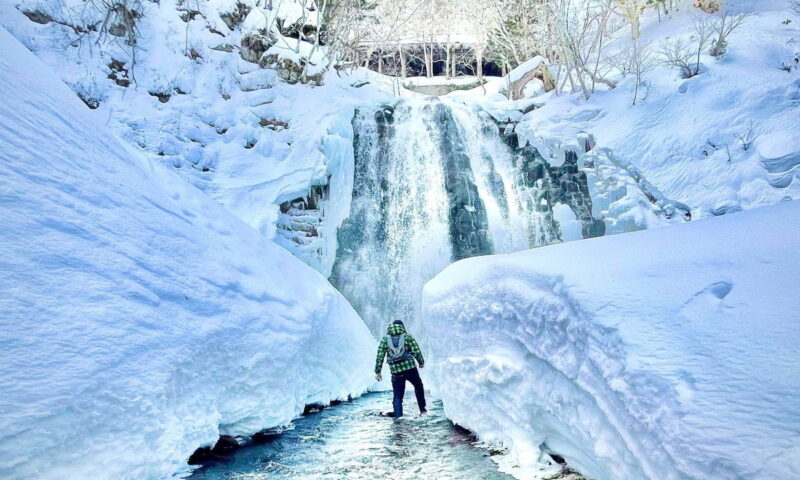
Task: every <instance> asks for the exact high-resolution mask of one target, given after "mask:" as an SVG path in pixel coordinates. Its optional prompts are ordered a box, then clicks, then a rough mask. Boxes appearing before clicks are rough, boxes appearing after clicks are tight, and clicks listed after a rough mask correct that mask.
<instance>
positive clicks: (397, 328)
mask: <svg viewBox="0 0 800 480" xmlns="http://www.w3.org/2000/svg"><path fill="white" fill-rule="evenodd" d="M386 333H387V334H389V335H402V334H404V333H406V327H404V326H402V325H398V324H396V323H393V324H391V325H389V326H388V327H387V328H386Z"/></svg>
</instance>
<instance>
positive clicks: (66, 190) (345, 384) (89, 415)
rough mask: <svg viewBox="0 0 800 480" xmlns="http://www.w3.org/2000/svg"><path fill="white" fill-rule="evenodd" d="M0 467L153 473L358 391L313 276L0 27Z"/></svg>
mask: <svg viewBox="0 0 800 480" xmlns="http://www.w3.org/2000/svg"><path fill="white" fill-rule="evenodd" d="M0 179H1V180H0V218H2V221H1V223H2V228H0V311H1V312H2V319H1V320H0V345H2V347H1V349H2V352H3V354H2V356H0V477H2V478H6V479H30V478H47V479H55V478H76V479H77V478H86V479H88V478H92V479H103V478H107V479H115V480H117V479H163V478H165V477H168V476H170V475H171V474H173V473H175V472H177V471H181V470H185V469H186V468H187V466H186V460H187V458H188V457H189V455H190V454H191V453H192V451H193V450H194V449H195V448H197V447H198V446H201V445H210V444H213V443H214V442H215V441H216V439H217V437H218V435H219V434H229V435H244V434H249V433H253V432H255V431H257V430H259V429H263V428H267V427H272V426H276V425H281V424H286V423H287V422H289V421H290V420H291V419H292V418H294V417H295V416H297V415H298V414H299V413H300V412H301V411H302V408H303V406H304V404H307V403H311V402H325V401H328V400H330V399H333V398H343V397H346V396H347V395H348V394H358V393H359V392H362V391H363V390H364V389H365V388H366V387H367V384H368V381H369V375H368V372H369V371H370V369H371V367H372V365H371V363H372V354H373V348H374V342H373V340H372V339H371V337H370V334H369V332H368V331H367V328H366V327H365V326H364V324H363V322H362V321H361V320H360V319H359V318H358V316H357V315H356V313H355V312H354V311H353V309H352V308H351V307H350V306H349V304H348V303H347V302H346V301H345V300H344V299H343V297H342V296H341V295H340V294H339V293H338V292H336V291H335V290H334V289H333V288H332V287H331V286H330V285H329V284H328V283H327V282H326V281H325V279H324V278H323V277H322V276H321V275H319V274H318V273H316V272H314V271H313V270H312V269H310V268H308V267H307V266H305V265H303V264H302V263H301V262H300V261H299V260H297V259H295V258H294V257H292V256H291V255H290V254H288V253H287V252H285V251H284V250H282V249H281V248H279V247H277V246H276V245H274V244H273V243H271V242H269V241H267V240H265V239H264V238H263V237H262V236H261V235H260V234H259V233H257V232H256V231H255V230H253V229H251V228H250V227H248V226H247V225H245V224H244V223H243V222H241V221H240V220H238V219H236V218H235V217H233V216H232V215H231V214H230V213H228V212H227V211H226V210H224V208H223V207H221V206H220V205H218V204H217V203H216V202H214V201H212V200H211V199H209V198H207V197H206V196H205V195H204V194H202V193H201V192H199V191H197V190H196V189H195V188H194V187H192V186H190V185H189V184H188V183H186V182H185V181H183V180H182V179H180V178H178V177H177V176H176V175H175V174H174V173H172V172H169V171H168V170H167V169H165V168H163V167H161V166H160V165H152V164H151V163H149V162H147V161H146V160H143V159H142V158H141V157H140V155H139V154H138V153H137V152H131V151H130V150H127V149H126V147H125V146H124V145H123V144H121V143H119V142H118V141H116V140H115V139H114V136H113V135H112V134H111V133H110V132H109V131H108V130H106V129H105V128H104V126H103V125H102V123H99V122H98V121H97V119H96V118H94V116H93V115H91V114H90V112H89V110H88V109H86V107H85V106H84V105H83V104H81V103H80V101H79V100H78V99H77V97H75V96H74V94H73V93H72V92H71V91H70V90H69V89H68V88H67V87H66V86H65V85H64V84H62V83H61V82H60V81H59V80H58V79H57V78H55V76H54V75H53V74H51V73H50V72H49V71H48V70H47V69H46V68H45V67H44V66H43V65H42V64H41V63H40V62H39V61H38V60H37V59H35V57H34V56H33V55H32V54H31V53H30V52H28V51H27V50H25V48H24V47H23V46H22V45H20V44H19V43H18V42H17V41H16V40H15V39H13V38H12V37H11V36H10V35H9V34H8V33H7V32H6V31H5V30H0Z"/></svg>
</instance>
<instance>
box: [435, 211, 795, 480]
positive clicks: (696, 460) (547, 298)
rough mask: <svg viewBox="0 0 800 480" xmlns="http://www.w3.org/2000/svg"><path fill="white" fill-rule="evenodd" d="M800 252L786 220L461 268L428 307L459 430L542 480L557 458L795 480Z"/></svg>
mask: <svg viewBox="0 0 800 480" xmlns="http://www.w3.org/2000/svg"><path fill="white" fill-rule="evenodd" d="M798 249H800V203H798V202H786V203H781V204H778V205H774V206H770V207H764V208H760V209H754V210H751V211H747V212H741V213H737V214H733V215H729V216H725V217H720V218H714V219H707V220H703V221H699V222H693V223H690V224H684V225H677V226H673V227H670V228H664V229H659V230H649V231H644V232H636V233H630V234H624V235H615V236H610V237H602V238H596V239H591V240H584V241H578V242H569V243H564V244H559V245H553V246H548V247H542V248H539V249H535V250H530V251H527V252H520V253H515V254H509V255H497V256H486V257H476V258H471V259H467V260H462V261H460V262H457V263H455V264H453V265H451V266H450V267H448V268H447V269H446V270H444V271H443V272H442V273H441V274H439V275H438V276H437V277H435V278H434V279H433V280H431V281H430V282H429V283H428V284H427V285H426V287H425V290H424V293H423V302H424V306H423V308H424V316H423V319H424V324H423V328H424V331H425V333H424V335H423V336H422V338H423V339H424V342H423V348H425V346H426V345H427V349H428V350H426V354H427V355H429V357H430V359H429V364H430V365H431V366H432V372H430V373H431V374H432V376H433V379H432V380H433V381H434V384H435V385H436V387H437V388H436V390H437V391H438V393H439V395H441V397H442V398H443V400H444V406H445V412H446V414H447V416H448V417H449V418H451V419H452V420H453V421H454V422H456V423H458V424H460V425H464V426H465V427H467V428H469V429H471V430H473V431H475V432H477V433H478V434H479V436H480V437H481V438H482V439H484V440H488V441H494V442H502V443H503V444H505V445H507V446H509V447H511V448H512V451H513V453H514V454H515V457H514V460H516V461H517V462H518V463H519V465H521V466H522V467H523V470H522V471H521V472H522V474H523V476H525V475H528V476H531V475H532V476H533V478H538V477H536V475H535V472H536V471H537V460H538V459H539V458H540V454H541V452H547V451H551V452H555V453H557V454H559V455H563V456H564V457H565V458H566V459H567V461H568V462H569V463H570V465H571V466H573V467H575V468H576V469H578V470H579V471H581V472H582V473H583V474H585V475H587V476H590V477H593V478H597V479H599V480H611V479H613V480H628V479H630V480H641V479H644V478H647V479H653V480H669V479H679V478H681V479H682V478H695V479H712V478H713V479H715V480H723V479H745V478H746V479H749V480H758V479H765V480H766V479H774V478H797V477H798V476H799V475H800V447H798V445H800V370H798V368H797V354H798V351H800V297H799V296H798V295H797V279H798V272H800V258H798V256H797V252H798ZM543 458H546V457H543ZM512 463H513V460H512ZM526 468H527V472H526V471H525V469H526ZM531 472H534V473H531ZM517 473H520V471H519V470H518V471H517Z"/></svg>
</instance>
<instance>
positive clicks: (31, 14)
mask: <svg viewBox="0 0 800 480" xmlns="http://www.w3.org/2000/svg"><path fill="white" fill-rule="evenodd" d="M22 14H23V15H25V16H26V17H28V20H30V21H31V22H34V23H39V24H41V25H45V24H48V23H50V22H52V21H53V17H51V16H50V15H48V14H46V13H44V12H41V11H39V10H35V11H29V10H28V11H24V12H22Z"/></svg>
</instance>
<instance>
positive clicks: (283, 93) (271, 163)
mask: <svg viewBox="0 0 800 480" xmlns="http://www.w3.org/2000/svg"><path fill="white" fill-rule="evenodd" d="M239 4H242V5H247V6H248V8H251V10H250V13H249V14H248V15H247V16H246V17H245V18H244V19H243V20H242V23H241V24H239V25H236V26H235V27H234V28H233V29H230V28H228V26H227V25H226V24H225V22H223V20H222V19H221V18H222V17H223V16H224V15H225V14H226V13H229V12H231V11H234V10H236V8H238V7H237V5H239ZM301 5H304V6H305V8H306V9H307V10H308V7H310V6H311V2H300V1H298V0H276V1H274V2H258V1H256V0H241V1H239V0H211V1H208V2H206V1H203V2H189V3H186V2H182V1H177V0H162V1H160V2H141V8H142V11H143V16H142V18H141V19H139V21H138V24H137V32H138V43H137V47H136V62H135V64H134V62H133V58H132V50H131V48H130V47H129V46H127V45H126V44H125V42H123V41H121V40H120V39H116V38H114V37H108V36H106V37H102V36H101V35H100V34H98V33H96V32H95V33H92V32H90V33H87V34H85V35H77V34H75V32H73V31H72V30H71V29H70V28H68V27H65V26H63V25H60V24H57V23H56V22H50V23H47V24H43V25H42V24H37V23H34V22H32V21H30V20H29V19H28V18H26V17H25V16H24V15H23V13H22V12H44V13H47V14H49V15H51V16H53V17H54V18H56V19H59V20H63V19H67V20H68V21H71V22H74V23H80V22H81V21H83V22H89V21H90V20H91V19H92V15H94V16H96V15H97V12H95V9H94V8H93V7H92V6H91V5H86V3H85V2H83V1H82V0H65V1H64V2H55V1H50V0H48V1H39V0H13V1H11V0H10V1H8V2H0V24H2V25H3V26H5V27H6V29H7V30H9V32H11V34H12V35H14V37H16V38H17V39H18V40H19V41H20V42H21V43H23V44H24V45H25V46H26V47H28V48H29V49H30V50H31V51H33V52H34V53H35V54H36V56H37V57H39V58H40V59H41V60H42V61H43V62H44V63H45V64H46V65H48V66H49V67H50V68H51V69H52V70H54V71H55V72H57V74H58V76H59V77H60V78H61V79H62V80H63V81H64V82H65V83H67V85H69V86H70V88H71V89H72V90H73V91H75V92H76V93H78V94H80V95H82V96H84V97H90V98H92V99H95V100H96V101H97V103H98V106H97V108H96V109H95V110H93V111H92V112H91V114H92V115H93V116H96V117H97V118H98V121H99V122H102V123H104V124H106V125H107V126H108V128H109V129H110V130H111V131H112V132H114V133H115V134H116V135H117V136H118V137H119V138H120V139H122V140H124V141H125V142H127V143H128V144H130V145H133V146H134V147H135V148H136V149H137V150H140V151H141V152H142V153H143V154H144V155H145V156H147V157H148V158H149V159H150V160H151V161H152V162H153V163H159V162H160V163H163V164H164V165H166V166H168V167H170V168H172V169H175V170H176V171H177V172H178V173H179V176H180V177H181V178H182V179H184V180H186V181H188V182H190V183H192V184H193V185H195V186H196V187H198V188H200V189H201V190H203V191H205V192H206V193H208V194H209V195H210V196H211V197H212V198H214V199H215V200H217V201H218V202H219V203H221V204H222V205H223V206H224V207H225V208H226V209H227V210H229V211H230V212H231V213H233V214H234V215H236V216H237V217H239V218H240V219H242V220H244V221H245V222H246V223H247V224H249V225H250V226H252V227H253V228H255V229H256V230H258V231H259V232H261V233H262V234H263V235H264V236H266V237H267V238H271V239H273V238H274V239H276V241H281V240H282V239H281V238H280V236H277V235H276V222H277V220H278V217H279V210H278V205H279V204H280V203H281V202H284V201H288V200H292V199H295V198H298V197H303V196H305V195H307V194H308V192H309V189H310V188H311V186H312V185H323V184H328V185H330V198H329V201H328V202H326V203H325V205H324V210H325V218H324V221H323V222H322V224H321V226H320V227H319V228H318V233H319V242H318V243H317V244H315V245H314V247H315V248H312V249H308V250H310V251H308V250H304V249H295V248H292V247H293V245H292V244H291V242H288V243H287V242H283V245H284V246H286V247H288V248H289V249H290V251H292V252H293V253H295V254H296V255H297V256H299V257H300V258H301V259H302V260H303V261H304V262H306V263H307V264H309V265H311V266H312V267H314V268H315V269H317V270H319V271H320V272H322V273H323V275H325V276H328V275H330V270H331V267H332V265H333V260H334V257H335V253H336V229H337V228H338V227H339V225H340V224H341V222H342V220H343V219H344V217H345V216H346V214H347V212H348V211H349V207H350V193H351V189H352V158H353V147H352V145H353V132H352V128H351V127H350V121H351V119H352V117H353V112H354V108H355V106H357V105H360V104H364V103H370V104H375V103H377V102H380V101H383V100H388V99H390V98H391V97H390V95H388V94H387V93H385V91H386V90H388V91H391V90H392V88H393V86H392V85H391V82H389V80H388V78H387V77H384V76H382V75H378V74H377V73H372V72H369V71H365V70H357V71H355V72H345V71H342V72H335V71H328V72H327V74H325V75H324V78H323V85H321V86H317V85H315V84H313V83H311V84H296V85H292V84H288V83H287V82H285V81H284V80H282V79H280V78H278V75H277V74H276V71H275V69H271V68H261V67H260V66H259V64H257V63H252V62H248V61H245V60H244V59H243V58H242V56H241V55H240V50H241V47H240V44H241V41H242V38H243V37H245V36H247V35H249V34H255V33H259V32H260V31H264V30H268V31H269V32H270V33H269V35H270V36H271V37H273V38H277V39H278V42H277V43H276V45H275V46H273V47H271V49H270V51H269V52H267V54H269V53H272V51H273V50H275V49H277V50H279V52H278V53H279V54H280V55H281V56H282V58H284V57H285V58H292V59H295V60H297V58H298V56H299V54H298V53H297V52H294V51H293V49H294V48H295V46H296V45H299V47H302V48H301V50H303V51H304V52H305V51H306V50H308V49H309V48H310V46H309V44H308V43H307V42H299V43H298V42H297V40H295V39H292V38H286V37H284V36H283V35H281V33H280V31H279V30H278V28H277V26H276V24H275V23H274V22H272V21H271V20H272V19H274V18H279V19H281V20H282V21H283V24H285V25H290V24H291V23H293V22H295V21H296V20H297V18H298V16H300V15H301V13H300V12H299V11H298V10H302V8H301ZM188 11H193V12H196V13H195V14H193V16H192V17H191V19H187V17H186V15H187V12H188ZM306 14H307V15H308V16H309V18H307V19H306V22H308V23H310V24H314V17H315V15H316V14H315V12H313V11H307V12H306ZM87 18H88V19H87ZM100 20H102V17H100ZM189 50H192V51H194V52H196V55H195V57H196V58H190V56H187V51H189ZM323 51H324V49H317V50H316V51H315V54H314V59H313V62H311V63H310V65H312V71H311V72H310V73H321V69H322V68H324V67H325V66H327V64H328V59H327V58H323V57H322V56H321V53H322V52H323ZM306 53H308V52H306ZM197 55H199V56H197ZM112 60H117V61H119V62H123V63H124V68H125V69H126V70H128V73H127V74H125V75H127V77H126V78H129V79H130V80H131V83H130V85H129V86H128V87H123V86H120V85H117V84H116V83H115V82H114V81H112V80H110V79H109V78H107V77H108V76H109V75H111V74H114V71H113V70H112V69H111V68H110V66H109V65H111V62H112ZM116 75H118V76H123V74H122V73H119V72H117V73H116ZM134 80H135V81H134ZM365 84H366V85H365ZM354 85H355V86H354ZM361 85H363V86H361ZM359 86H361V87H360V88H357V87H359ZM157 94H162V95H166V97H162V98H165V99H166V103H162V101H161V99H159V97H157V96H156V95H157Z"/></svg>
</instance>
